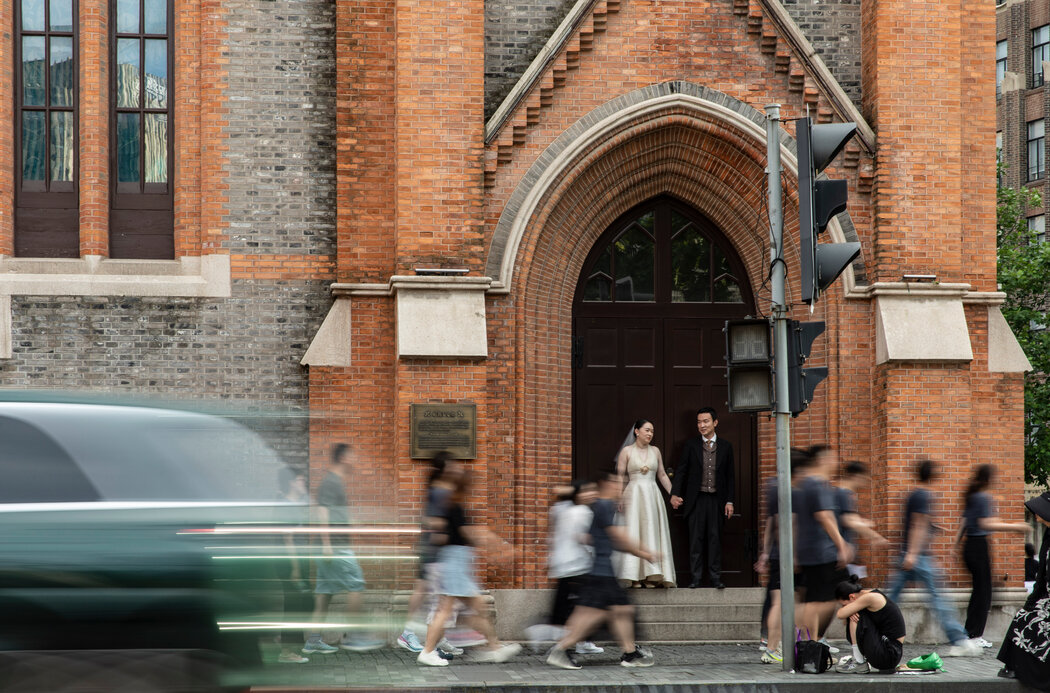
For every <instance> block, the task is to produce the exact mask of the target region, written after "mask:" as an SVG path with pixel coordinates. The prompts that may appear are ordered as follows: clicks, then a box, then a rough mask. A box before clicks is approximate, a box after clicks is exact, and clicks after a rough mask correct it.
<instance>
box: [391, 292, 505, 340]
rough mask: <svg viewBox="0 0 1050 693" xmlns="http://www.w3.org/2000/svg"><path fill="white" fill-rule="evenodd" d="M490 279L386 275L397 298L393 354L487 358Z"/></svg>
mask: <svg viewBox="0 0 1050 693" xmlns="http://www.w3.org/2000/svg"><path fill="white" fill-rule="evenodd" d="M490 284H491V280H490V279H489V278H488V277H417V276H395V277H391V278H390V287H391V289H392V290H393V292H394V295H395V296H396V297H397V355H398V356H399V357H428V358H484V357H487V356H488V333H487V331H486V325H485V291H487V290H488V288H489V285H490Z"/></svg>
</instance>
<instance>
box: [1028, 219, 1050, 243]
mask: <svg viewBox="0 0 1050 693" xmlns="http://www.w3.org/2000/svg"><path fill="white" fill-rule="evenodd" d="M1037 220H1038V221H1037ZM1033 222H1035V223H1033ZM1025 223H1026V224H1027V227H1028V232H1029V233H1032V232H1036V238H1035V239H1036V241H1037V242H1038V243H1045V242H1046V215H1045V214H1036V215H1033V216H1030V217H1028V218H1027V219H1025ZM1040 227H1041V229H1040Z"/></svg>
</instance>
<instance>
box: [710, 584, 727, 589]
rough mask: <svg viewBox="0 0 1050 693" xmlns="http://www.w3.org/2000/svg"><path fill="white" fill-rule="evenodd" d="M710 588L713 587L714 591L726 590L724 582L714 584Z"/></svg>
mask: <svg viewBox="0 0 1050 693" xmlns="http://www.w3.org/2000/svg"><path fill="white" fill-rule="evenodd" d="M712 587H714V588H715V589H716V590H724V589H725V588H726V586H725V583H724V582H716V583H715V584H714V585H712Z"/></svg>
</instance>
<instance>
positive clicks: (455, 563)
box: [437, 544, 481, 597]
mask: <svg viewBox="0 0 1050 693" xmlns="http://www.w3.org/2000/svg"><path fill="white" fill-rule="evenodd" d="M437 564H438V573H437V591H438V594H444V595H448V596H449V597H476V596H478V595H479V594H481V589H480V588H479V587H478V583H477V581H476V580H475V579H474V549H473V547H470V546H458V545H455V544H452V545H449V546H442V547H441V550H440V551H438V559H437Z"/></svg>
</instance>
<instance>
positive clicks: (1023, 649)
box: [999, 492, 1050, 691]
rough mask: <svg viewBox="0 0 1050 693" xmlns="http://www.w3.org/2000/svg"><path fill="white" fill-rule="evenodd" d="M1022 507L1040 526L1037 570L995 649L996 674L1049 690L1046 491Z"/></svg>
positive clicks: (1049, 519) (1049, 506) (1049, 517)
mask: <svg viewBox="0 0 1050 693" xmlns="http://www.w3.org/2000/svg"><path fill="white" fill-rule="evenodd" d="M1025 507H1026V508H1028V509H1029V510H1030V511H1031V512H1032V514H1033V515H1035V517H1036V520H1037V521H1038V522H1039V524H1041V525H1043V540H1042V545H1041V547H1040V549H1039V572H1038V573H1037V574H1036V576H1035V584H1034V585H1033V586H1032V593H1031V594H1029V595H1028V599H1027V601H1025V603H1024V607H1022V608H1021V610H1020V611H1018V612H1017V615H1016V616H1014V619H1013V621H1012V622H1011V623H1010V628H1009V629H1007V631H1006V637H1005V638H1004V639H1003V646H1002V647H1001V648H1000V649H999V661H1001V662H1002V663H1003V668H1002V670H1001V671H1000V672H999V676H1001V677H1003V678H1008V679H1014V678H1015V679H1017V680H1018V681H1020V682H1021V683H1023V684H1025V685H1026V686H1028V687H1029V688H1034V689H1036V690H1040V691H1050V570H1048V569H1047V568H1048V567H1050V566H1048V565H1047V562H1048V561H1050V492H1047V493H1044V494H1043V495H1041V496H1036V497H1035V498H1032V499H1031V500H1029V501H1028V502H1027V503H1025Z"/></svg>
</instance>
